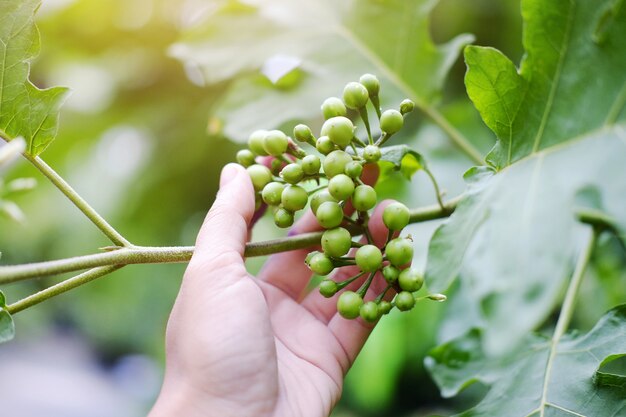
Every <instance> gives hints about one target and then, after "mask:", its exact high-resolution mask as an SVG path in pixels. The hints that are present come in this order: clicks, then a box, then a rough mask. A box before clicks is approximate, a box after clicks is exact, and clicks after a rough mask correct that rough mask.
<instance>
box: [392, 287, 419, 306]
mask: <svg viewBox="0 0 626 417" xmlns="http://www.w3.org/2000/svg"><path fill="white" fill-rule="evenodd" d="M394 302H395V304H396V307H397V308H398V310H400V311H409V310H410V309H412V308H413V306H415V298H413V294H411V293H410V292H408V291H401V292H399V293H398V295H396V298H395V300H394Z"/></svg>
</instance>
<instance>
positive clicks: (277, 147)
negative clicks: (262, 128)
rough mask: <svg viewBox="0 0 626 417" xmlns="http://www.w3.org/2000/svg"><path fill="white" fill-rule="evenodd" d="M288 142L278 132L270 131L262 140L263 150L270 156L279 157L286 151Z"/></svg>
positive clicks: (281, 133)
mask: <svg viewBox="0 0 626 417" xmlns="http://www.w3.org/2000/svg"><path fill="white" fill-rule="evenodd" d="M288 146H289V140H288V139H287V135H285V134H284V133H283V132H281V131H280V130H270V131H269V132H267V134H266V135H265V138H263V149H265V152H267V153H268V154H270V155H273V156H280V155H282V154H284V153H285V151H287V147H288Z"/></svg>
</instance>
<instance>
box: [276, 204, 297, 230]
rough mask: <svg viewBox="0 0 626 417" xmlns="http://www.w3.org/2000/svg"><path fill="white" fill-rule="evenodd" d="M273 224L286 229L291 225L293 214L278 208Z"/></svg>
mask: <svg viewBox="0 0 626 417" xmlns="http://www.w3.org/2000/svg"><path fill="white" fill-rule="evenodd" d="M274 223H275V224H276V226H278V227H280V228H283V229H284V228H286V227H289V226H291V225H292V224H293V213H292V212H290V211H289V210H285V209H284V208H282V207H281V208H279V209H278V210H276V212H275V213H274Z"/></svg>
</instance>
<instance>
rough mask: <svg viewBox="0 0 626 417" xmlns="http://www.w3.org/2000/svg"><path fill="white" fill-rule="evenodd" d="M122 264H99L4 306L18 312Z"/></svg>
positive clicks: (107, 272) (113, 269)
mask: <svg viewBox="0 0 626 417" xmlns="http://www.w3.org/2000/svg"><path fill="white" fill-rule="evenodd" d="M121 267H122V265H111V266H101V267H98V268H93V269H90V270H89V271H87V272H83V273H82V274H80V275H76V276H75V277H72V278H69V279H67V280H65V281H63V282H60V283H58V284H56V285H53V286H51V287H48V288H46V289H45V290H42V291H39V292H38V293H35V294H33V295H31V296H28V297H26V298H23V299H21V300H19V301H17V302H15V303H13V304H10V305H8V306H7V307H6V309H7V311H8V312H9V314H15V313H19V312H20V311H22V310H24V309H27V308H29V307H32V306H34V305H36V304H39V303H41V302H42V301H46V300H47V299H48V298H52V297H54V296H57V295H59V294H63V293H64V292H67V291H69V290H71V289H74V288H76V287H79V286H81V285H83V284H86V283H88V282H90V281H93V280H94V279H96V278H100V277H102V276H104V275H108V274H110V273H111V272H113V271H115V270H117V269H120V268H121Z"/></svg>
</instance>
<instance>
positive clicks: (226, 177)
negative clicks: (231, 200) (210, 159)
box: [220, 163, 239, 188]
mask: <svg viewBox="0 0 626 417" xmlns="http://www.w3.org/2000/svg"><path fill="white" fill-rule="evenodd" d="M237 174H239V168H238V167H237V164H233V163H230V164H228V165H226V166H224V168H222V174H221V175H220V188H222V187H224V186H226V185H227V184H228V183H229V182H231V181H232V180H233V179H235V177H237Z"/></svg>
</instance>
